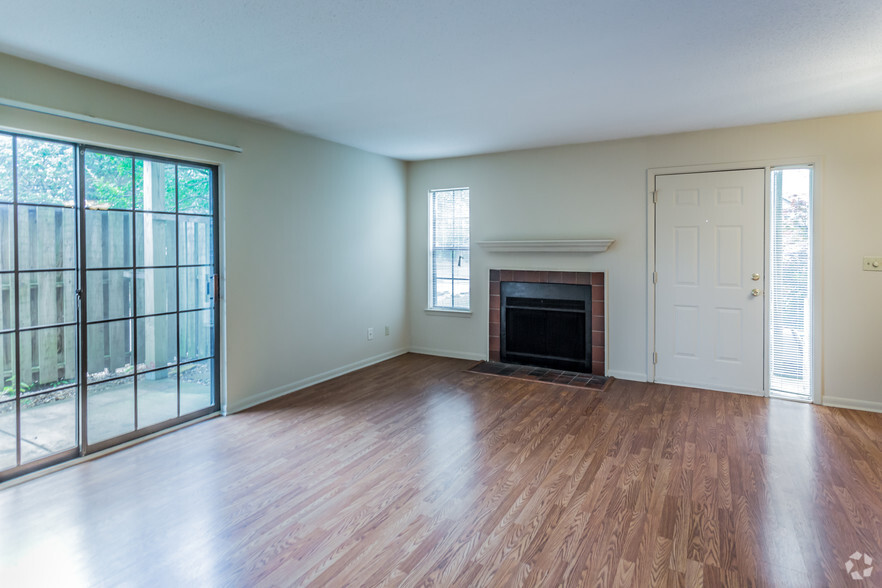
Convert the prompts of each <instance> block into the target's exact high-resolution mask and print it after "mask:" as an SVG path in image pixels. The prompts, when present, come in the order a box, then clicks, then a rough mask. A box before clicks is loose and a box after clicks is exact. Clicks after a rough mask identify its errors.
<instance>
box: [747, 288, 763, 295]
mask: <svg viewBox="0 0 882 588" xmlns="http://www.w3.org/2000/svg"><path fill="white" fill-rule="evenodd" d="M750 293H751V294H753V295H754V296H759V295H760V294H762V292H760V290H759V288H754V289H753V290H751V291H750Z"/></svg>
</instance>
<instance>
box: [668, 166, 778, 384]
mask: <svg viewBox="0 0 882 588" xmlns="http://www.w3.org/2000/svg"><path fill="white" fill-rule="evenodd" d="M656 189H657V190H658V202H657V206H656V271H657V272H658V281H657V285H656V298H655V300H656V330H655V338H656V352H657V354H658V358H657V364H656V366H655V381H657V382H661V383H669V384H679V385H685V386H694V387H699V388H709V389H714V390H725V391H734V392H744V393H749V394H762V393H763V316H764V315H763V296H762V292H758V295H756V296H755V295H754V294H753V293H752V290H753V289H754V288H759V289H761V288H762V281H754V280H752V279H751V274H754V273H757V274H760V275H762V274H763V271H764V262H763V259H764V258H763V252H764V200H765V198H764V194H765V171H764V170H761V169H758V170H740V171H731V172H711V173H696V174H678V175H668V176H658V177H656Z"/></svg>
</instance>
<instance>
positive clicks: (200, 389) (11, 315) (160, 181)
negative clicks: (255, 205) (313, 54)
mask: <svg viewBox="0 0 882 588" xmlns="http://www.w3.org/2000/svg"><path fill="white" fill-rule="evenodd" d="M216 194H217V190H216V170H215V169H214V168H212V167H209V166H203V165H198V164H191V163H184V162H179V161H172V160H164V159H158V158H149V157H141V156H138V155H134V154H128V153H121V152H116V151H107V150H102V149H97V148H91V147H86V146H81V145H73V144H69V143H60V142H55V141H46V140H42V139H33V138H30V137H23V136H16V135H10V134H0V288H2V289H0V378H2V384H3V394H2V396H0V480H2V479H5V478H9V477H13V476H15V475H18V474H20V473H25V472H26V471H31V470H33V469H36V468H38V467H40V466H42V465H46V464H49V463H55V462H57V461H61V460H63V459H68V458H70V457H74V456H76V455H81V454H84V453H88V452H92V451H97V450H100V449H103V448H105V447H108V446H111V445H114V444H117V443H121V442H124V441H127V440H130V439H132V438H135V437H138V436H141V435H145V434H148V433H151V432H154V431H157V430H160V429H162V428H165V427H168V426H172V425H174V424H177V423H180V422H183V421H186V420H188V419H192V418H196V417H198V416H201V415H203V414H207V413H209V412H212V411H214V410H216V408H217V406H218V401H217V387H216V382H217V364H216V356H215V349H216V343H215V341H216V336H217V334H216V329H215V324H216V318H217V316H216V315H217V308H216V305H215V300H216V291H217V271H216V267H217V266H216V250H217V245H216V210H217V206H216V201H217V199H216Z"/></svg>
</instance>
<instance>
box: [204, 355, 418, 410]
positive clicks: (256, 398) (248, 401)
mask: <svg viewBox="0 0 882 588" xmlns="http://www.w3.org/2000/svg"><path fill="white" fill-rule="evenodd" d="M407 352H408V349H406V348H403V347H402V348H399V349H393V350H392V351H387V352H386V353H381V354H379V355H374V356H372V357H368V358H366V359H362V360H360V361H356V362H354V363H350V364H348V365H344V366H341V367H338V368H335V369H332V370H328V371H326V372H322V373H321V374H316V375H314V376H309V377H308V378H303V379H302V380H298V381H296V382H292V383H290V384H285V385H284V386H279V387H278V388H273V389H272V390H266V391H264V392H260V393H258V394H252V395H251V396H248V397H247V398H244V399H243V400H241V401H239V402H236V403H234V404H227V405H225V406H223V407H222V408H221V412H222V413H223V414H224V415H228V414H233V413H234V412H239V411H242V410H245V409H246V408H251V407H252V406H257V405H258V404H263V403H264V402H268V401H270V400H273V399H275V398H278V397H280V396H284V395H285V394H290V393H291V392H297V391H298V390H303V389H304V388H308V387H309V386H314V385H315V384H321V383H322V382H326V381H328V380H331V379H333V378H336V377H338V376H342V375H344V374H348V373H349V372H354V371H355V370H360V369H361V368H365V367H368V366H370V365H374V364H377V363H380V362H381V361H386V360H387V359H392V358H393V357H398V356H399V355H404V354H405V353H407Z"/></svg>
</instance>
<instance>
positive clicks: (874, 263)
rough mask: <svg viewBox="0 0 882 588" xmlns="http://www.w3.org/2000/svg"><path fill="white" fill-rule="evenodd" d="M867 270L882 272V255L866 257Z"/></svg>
mask: <svg viewBox="0 0 882 588" xmlns="http://www.w3.org/2000/svg"><path fill="white" fill-rule="evenodd" d="M864 271H865V272H882V257H865V258H864Z"/></svg>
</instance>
